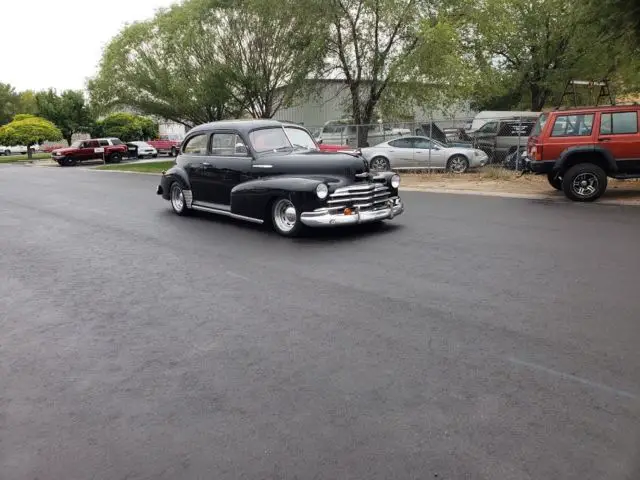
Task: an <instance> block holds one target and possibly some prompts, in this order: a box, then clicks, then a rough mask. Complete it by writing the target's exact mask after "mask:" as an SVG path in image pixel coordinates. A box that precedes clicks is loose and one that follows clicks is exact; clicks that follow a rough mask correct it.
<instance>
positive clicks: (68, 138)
mask: <svg viewBox="0 0 640 480" xmlns="http://www.w3.org/2000/svg"><path fill="white" fill-rule="evenodd" d="M72 137H73V134H70V135H67V136H65V137H64V139H65V140H66V141H67V143H68V144H69V146H71V143H72V142H71V138H72Z"/></svg>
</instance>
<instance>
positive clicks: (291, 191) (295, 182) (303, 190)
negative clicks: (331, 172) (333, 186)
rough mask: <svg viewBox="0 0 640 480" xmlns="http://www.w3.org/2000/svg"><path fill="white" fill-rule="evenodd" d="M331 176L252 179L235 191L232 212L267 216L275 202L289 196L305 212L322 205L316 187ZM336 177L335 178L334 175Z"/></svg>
mask: <svg viewBox="0 0 640 480" xmlns="http://www.w3.org/2000/svg"><path fill="white" fill-rule="evenodd" d="M328 180H330V179H328V178H326V177H322V176H312V177H298V176H288V175H287V176H284V175H283V176H278V177H268V178H264V179H259V180H250V181H248V182H245V183H241V184H240V185H237V186H235V187H234V188H233V189H232V190H231V211H232V212H233V213H235V214H238V215H243V216H245V217H251V218H263V217H264V215H265V213H266V212H267V207H268V206H269V204H270V203H271V201H273V200H275V199H276V198H279V197H287V198H289V199H291V201H292V202H293V203H294V204H295V205H296V207H297V208H298V209H299V210H301V211H308V210H313V209H316V208H319V206H320V205H321V201H320V200H319V199H318V197H317V196H316V187H317V186H318V184H320V183H322V182H326V181H328ZM332 180H335V179H334V178H332Z"/></svg>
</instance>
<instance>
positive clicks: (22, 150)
mask: <svg viewBox="0 0 640 480" xmlns="http://www.w3.org/2000/svg"><path fill="white" fill-rule="evenodd" d="M39 149H40V146H39V145H32V146H31V150H33V151H34V152H36V151H38V150H39ZM26 153H27V147H26V146H25V145H12V146H7V147H5V146H3V145H0V155H20V154H26Z"/></svg>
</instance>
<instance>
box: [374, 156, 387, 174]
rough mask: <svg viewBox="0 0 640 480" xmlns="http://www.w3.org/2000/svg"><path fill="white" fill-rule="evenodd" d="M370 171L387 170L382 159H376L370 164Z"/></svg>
mask: <svg viewBox="0 0 640 480" xmlns="http://www.w3.org/2000/svg"><path fill="white" fill-rule="evenodd" d="M371 169H372V170H376V171H380V170H386V169H387V164H386V162H385V161H384V159H382V158H376V159H375V160H373V161H372V162H371Z"/></svg>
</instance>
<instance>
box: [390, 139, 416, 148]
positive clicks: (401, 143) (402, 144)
mask: <svg viewBox="0 0 640 480" xmlns="http://www.w3.org/2000/svg"><path fill="white" fill-rule="evenodd" d="M389 145H390V146H392V147H394V148H413V143H412V142H411V140H409V139H408V138H399V139H397V140H392V141H391V142H389Z"/></svg>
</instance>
